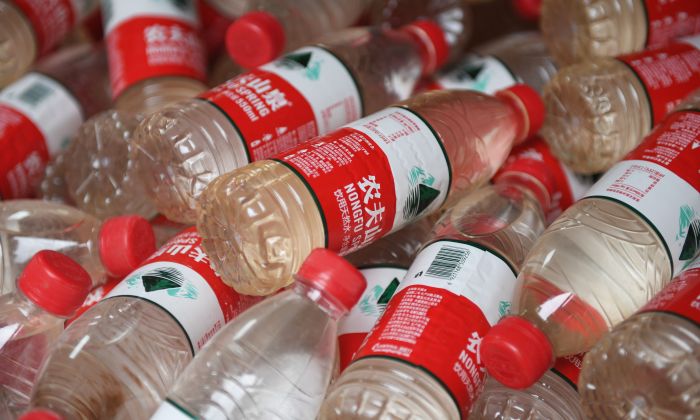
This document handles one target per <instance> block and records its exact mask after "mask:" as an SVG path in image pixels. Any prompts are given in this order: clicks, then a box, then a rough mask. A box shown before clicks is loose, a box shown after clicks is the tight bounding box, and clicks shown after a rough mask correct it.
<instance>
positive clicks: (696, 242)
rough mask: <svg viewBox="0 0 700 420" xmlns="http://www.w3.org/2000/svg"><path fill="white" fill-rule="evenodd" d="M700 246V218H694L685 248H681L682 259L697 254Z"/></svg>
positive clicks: (686, 238) (687, 258) (684, 244)
mask: <svg viewBox="0 0 700 420" xmlns="http://www.w3.org/2000/svg"><path fill="white" fill-rule="evenodd" d="M698 248H700V219H696V220H693V222H692V223H690V225H689V226H688V233H687V234H686V236H685V242H684V243H683V249H682V250H681V256H680V259H681V260H689V259H691V258H693V257H694V256H695V254H697V252H698Z"/></svg>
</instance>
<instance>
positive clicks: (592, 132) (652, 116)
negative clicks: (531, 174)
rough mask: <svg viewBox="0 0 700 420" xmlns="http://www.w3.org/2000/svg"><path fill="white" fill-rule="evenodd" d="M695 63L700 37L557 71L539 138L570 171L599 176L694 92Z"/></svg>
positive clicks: (697, 80)
mask: <svg viewBox="0 0 700 420" xmlns="http://www.w3.org/2000/svg"><path fill="white" fill-rule="evenodd" d="M567 3H568V2H567ZM698 4H700V3H698ZM698 60H700V36H696V37H693V38H686V39H682V40H679V41H677V42H674V43H672V44H670V45H668V46H666V47H662V48H658V49H654V50H646V51H643V52H640V53H636V54H631V55H626V56H619V57H617V58H598V59H593V60H590V61H587V62H583V63H579V64H576V65H572V66H569V67H566V68H563V69H562V70H560V71H559V73H557V75H556V76H555V77H554V78H553V79H552V81H551V82H550V83H549V85H547V87H546V88H545V91H544V101H545V104H546V106H547V119H546V121H545V126H544V127H543V129H542V135H543V137H544V138H545V139H546V140H547V142H549V145H550V146H551V148H552V151H553V152H554V154H555V155H556V156H557V157H558V158H559V159H560V160H561V161H562V162H563V163H564V164H565V165H567V166H569V167H570V168H571V169H573V170H574V171H575V172H579V173H583V174H593V173H599V172H603V171H605V170H607V169H609V168H610V167H611V166H612V165H613V164H615V163H616V162H617V161H619V160H620V159H621V158H622V157H623V156H624V155H625V154H627V153H628V152H630V151H631V150H632V149H634V147H635V146H636V145H637V144H639V141H640V140H641V139H643V138H644V136H645V135H646V134H647V133H648V132H649V131H651V129H652V128H653V127H654V126H655V125H656V124H658V123H659V122H660V121H661V120H662V119H663V117H664V116H665V115H666V114H667V113H668V112H669V111H671V110H672V109H673V108H674V106H676V105H678V103H679V102H680V101H681V100H683V98H684V97H685V96H686V95H687V94H688V93H689V92H691V91H693V90H695V89H698V88H700V66H698V65H697V63H698Z"/></svg>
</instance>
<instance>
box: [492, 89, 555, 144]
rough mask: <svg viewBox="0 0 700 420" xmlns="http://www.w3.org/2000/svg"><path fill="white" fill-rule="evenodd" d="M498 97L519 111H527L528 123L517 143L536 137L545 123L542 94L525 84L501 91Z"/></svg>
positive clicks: (526, 122)
mask: <svg viewBox="0 0 700 420" xmlns="http://www.w3.org/2000/svg"><path fill="white" fill-rule="evenodd" d="M496 96H498V97H500V98H504V99H506V100H508V101H509V102H510V103H512V104H514V105H515V106H516V107H517V108H518V109H520V110H523V111H525V114H526V115H527V121H525V129H524V130H523V132H524V135H523V136H522V138H520V139H518V141H517V143H520V142H522V141H524V140H525V139H527V138H529V137H531V136H534V135H535V134H537V132H538V131H540V128H542V124H543V123H544V115H545V108H544V102H543V101H542V98H541V97H540V94H539V93H537V91H536V90H535V89H533V88H531V87H530V86H528V85H525V84H522V83H521V84H517V85H513V86H511V87H509V88H506V89H503V90H499V91H498V92H496Z"/></svg>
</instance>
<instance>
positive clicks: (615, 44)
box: [540, 0, 700, 64]
mask: <svg viewBox="0 0 700 420" xmlns="http://www.w3.org/2000/svg"><path fill="white" fill-rule="evenodd" d="M540 26H541V28H542V33H543V34H544V36H545V39H546V40H547V44H548V46H549V50H550V51H551V52H552V55H553V56H554V58H555V59H556V60H557V62H559V63H560V64H570V63H574V62H579V61H580V62H583V61H586V60H590V59H591V58H594V57H606V56H607V57H611V56H616V55H620V54H627V53H632V52H637V51H642V50H644V49H648V48H657V47H663V46H664V45H667V44H669V43H670V42H671V41H673V39H674V38H677V37H679V36H683V35H689V34H695V33H700V3H698V2H697V1H696V0H674V1H665V0H598V1H570V0H543V1H542V9H541V19H540Z"/></svg>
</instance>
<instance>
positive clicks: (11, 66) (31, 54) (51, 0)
mask: <svg viewBox="0 0 700 420" xmlns="http://www.w3.org/2000/svg"><path fill="white" fill-rule="evenodd" d="M97 5H98V4H97V2H96V1H92V0H44V1H39V0H2V1H0V22H1V23H0V39H2V42H3V54H2V57H1V58H0V88H3V87H5V86H7V85H8V84H9V83H11V82H12V81H14V80H15V79H17V78H19V77H20V76H21V75H22V74H24V73H25V72H26V71H27V70H28V69H29V67H30V66H31V65H32V63H34V61H35V60H36V59H37V57H39V56H42V55H44V54H46V53H48V52H49V51H51V50H52V49H53V48H54V47H55V46H56V45H58V43H59V42H61V40H63V38H64V37H65V36H66V35H67V34H68V33H69V32H70V31H71V29H73V28H74V27H75V26H77V24H78V22H80V20H82V18H84V17H86V16H88V15H89V14H90V13H92V12H93V11H94V10H95V9H96V8H97Z"/></svg>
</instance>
